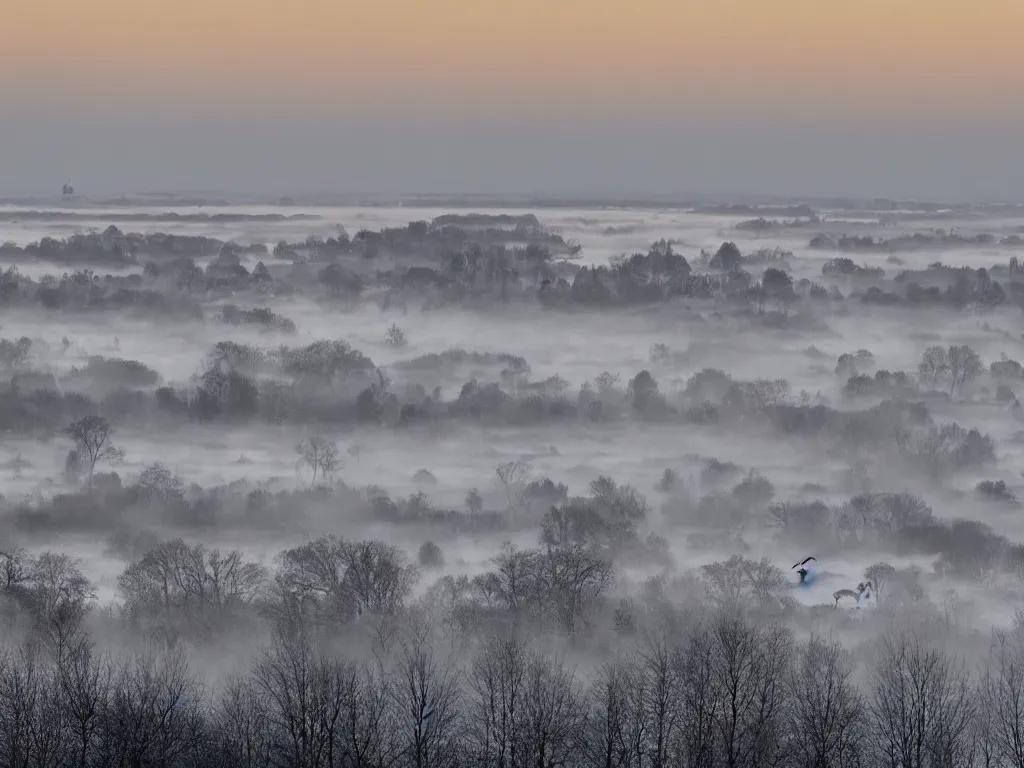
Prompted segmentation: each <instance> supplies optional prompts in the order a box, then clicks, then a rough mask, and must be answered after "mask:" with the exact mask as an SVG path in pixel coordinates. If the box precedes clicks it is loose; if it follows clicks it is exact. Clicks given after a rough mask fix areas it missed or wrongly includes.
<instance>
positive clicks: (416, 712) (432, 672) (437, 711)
mask: <svg viewBox="0 0 1024 768" xmlns="http://www.w3.org/2000/svg"><path fill="white" fill-rule="evenodd" d="M392 695H393V696H394V698H395V705H396V715H397V718H398V723H397V725H398V728H399V729H400V733H402V734H404V735H402V736H400V737H399V738H400V740H401V742H402V744H401V749H402V754H403V757H404V760H403V762H404V763H405V764H406V765H408V766H415V768H445V767H446V766H451V767H452V768H454V767H455V766H457V765H458V764H459V754H458V739H459V736H460V722H459V715H460V711H459V709H460V690H459V685H458V679H457V677H456V674H455V672H454V671H453V670H452V669H451V668H449V667H447V666H444V665H442V664H441V663H439V662H438V660H437V658H436V657H435V654H434V651H433V649H432V648H431V647H430V646H429V644H428V643H427V640H426V638H425V637H423V636H417V637H414V638H412V640H411V641H408V642H404V643H403V644H402V652H401V658H400V661H399V665H398V669H397V672H396V674H395V678H394V681H393V686H392Z"/></svg>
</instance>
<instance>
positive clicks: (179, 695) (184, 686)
mask: <svg viewBox="0 0 1024 768" xmlns="http://www.w3.org/2000/svg"><path fill="white" fill-rule="evenodd" d="M199 693H200V691H199V687H198V682H197V680H196V679H195V678H194V677H193V676H192V675H191V673H190V672H189V670H188V665H187V664H186V663H185V659H184V657H183V656H182V655H181V654H180V653H177V652H172V653H165V654H161V655H159V656H157V655H154V654H152V653H146V654H144V655H141V656H137V657H133V658H130V659H127V660H126V661H125V662H124V663H123V664H121V665H120V666H119V668H118V670H117V672H116V674H115V676H114V680H113V685H112V686H111V695H110V699H109V705H108V710H107V716H108V718H109V722H110V724H111V727H109V728H105V729H104V737H105V738H104V740H103V744H102V745H101V748H100V760H99V762H100V763H101V764H104V765H167V764H173V763H174V762H175V761H176V760H178V759H179V758H181V757H182V756H183V755H185V754H186V753H187V752H189V751H190V750H194V749H195V748H196V747H197V746H199V745H196V744H195V743H194V738H195V734H196V730H197V728H196V725H197V724H196V722H195V721H196V718H197V717H199V716H200V715H201V709H200V704H201V702H200V700H199Z"/></svg>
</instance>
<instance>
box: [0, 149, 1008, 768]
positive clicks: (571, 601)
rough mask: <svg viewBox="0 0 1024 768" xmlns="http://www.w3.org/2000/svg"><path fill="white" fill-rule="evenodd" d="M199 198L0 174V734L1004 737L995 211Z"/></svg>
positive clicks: (378, 762) (225, 742)
mask: <svg viewBox="0 0 1024 768" xmlns="http://www.w3.org/2000/svg"><path fill="white" fill-rule="evenodd" d="M651 151H652V152H654V150H651ZM823 151H824V150H823ZM828 151H829V152H831V151H832V149H829V150H828ZM652 156H653V155H652ZM508 160H509V158H508V157H506V158H505V161H508ZM624 162H625V161H624ZM772 162H773V163H785V162H786V160H784V159H781V160H780V159H779V158H775V159H774V160H773V161H772ZM837 162H838V161H837ZM843 162H849V163H851V166H850V168H851V169H852V167H853V165H854V164H856V160H855V158H850V157H847V158H846V159H845V160H844V161H843ZM768 165H771V163H767V162H766V165H765V171H764V173H765V174H772V173H775V172H776V171H777V170H778V168H776V167H774V166H772V167H771V168H769V167H768ZM1010 165H1011V166H1012V164H1010ZM1007 167H1010V166H1007ZM1004 170H1005V169H1004ZM482 172H484V171H482ZM848 172H849V173H851V174H852V173H853V171H852V170H849V169H848ZM183 173H184V171H183ZM524 173H526V171H524ZM846 173H847V172H843V173H840V174H838V175H837V176H835V179H836V180H837V181H836V184H835V188H836V189H837V190H838V189H839V188H841V187H842V186H843V184H844V183H846V181H847V180H848V179H849V178H850V176H849V175H844V174H846ZM979 173H983V171H982V170H979ZM423 178H424V179H426V180H430V179H431V178H433V177H431V176H430V175H429V174H427V175H424V176H423ZM694 178H696V179H697V180H698V181H699V180H700V176H696V177H694ZM737 178H739V177H737ZM240 179H241V177H240ZM257 181H259V180H258V179H256V178H255V177H253V178H245V179H244V180H240V183H244V184H249V183H252V184H253V185H254V186H253V188H256V187H257V185H256V182H257ZM1014 183H1016V182H1014ZM603 184H604V181H603V179H600V178H597V177H595V178H594V179H593V180H590V181H588V182H587V183H580V184H579V189H578V190H577V192H578V193H579V194H584V193H586V192H587V191H588V190H592V189H595V188H598V187H601V186H602V185H603ZM442 186H443V185H442ZM453 186H454V183H453ZM627 186H628V185H627ZM641 187H642V184H641V183H640V182H639V181H638V182H637V188H638V189H640V188H641ZM1011 187H1012V185H1011V184H1008V185H1007V187H1006V189H1007V190H1008V191H1009V190H1010V189H1011ZM264 188H265V187H264ZM495 189H496V190H497V187H496V188H495ZM830 189H832V187H830ZM498 191H500V190H498ZM836 193H837V194H839V193H840V192H838V191H837V192H836ZM841 193H842V194H849V195H851V196H853V195H854V194H855V192H854V191H852V190H842V191H841ZM268 194H269V193H268ZM197 196H198V195H192V196H185V195H181V196H179V197H178V198H176V199H166V198H164V199H159V198H153V197H150V198H144V197H143V198H139V197H135V198H124V199H121V200H116V201H99V200H97V199H90V198H89V197H86V196H82V194H81V192H80V191H78V190H75V191H74V192H73V193H72V194H69V195H67V196H66V197H67V199H65V200H63V201H61V203H60V204H56V203H54V202H52V201H49V202H47V201H40V200H37V201H34V202H30V203H26V202H20V203H9V204H6V205H4V206H0V242H2V243H3V244H2V245H0V308H2V311H0V391H2V392H3V395H2V397H0V431H2V434H3V439H2V441H0V478H2V482H0V494H2V495H0V576H2V579H0V593H2V600H0V606H2V612H3V619H2V626H3V629H4V634H3V646H4V650H3V655H2V656H0V713H5V716H4V717H0V754H2V755H3V756H4V757H3V759H4V760H9V761H14V760H15V759H23V760H27V761H28V764H33V765H36V764H38V765H43V764H46V765H72V764H74V765H79V766H86V765H89V766H91V765H143V764H145V765H151V764H161V765H179V764H180V765H186V764H187V765H211V766H212V765H217V766H221V765H232V766H234V765H238V766H243V765H245V766H255V765H266V766H271V765H275V766H276V765H289V766H357V765H359V766H363V765H365V766H406V765H408V766H413V765H415V766H417V768H422V767H423V766H433V765H437V766H462V765H466V766H468V765H487V766H492V765H493V766H512V765H516V766H518V765H527V764H532V765H540V766H556V765H565V766H569V765H571V766H593V765H599V764H603V765H606V766H611V765H615V766H622V767H623V768H625V767H626V766H635V767H636V768H644V767H645V766H648V765H649V766H652V767H653V766H663V765H702V766H718V765H723V766H725V765H729V766H735V765H740V764H742V765H751V766H753V765H764V764H769V763H770V764H787V765H801V766H822V765H837V766H838V765H851V766H852V765H871V766H875V765H878V766H883V765H894V764H899V765H907V766H910V765H914V766H917V765H921V766H923V765H933V764H934V765H939V764H941V765H968V764H971V763H972V761H974V760H982V759H987V760H989V761H990V763H991V764H998V765H1004V764H1005V765H1017V764H1019V755H1017V754H1016V753H1015V752H1014V749H1015V746H1014V745H1015V744H1017V743H1018V742H1017V741H1015V736H1016V735H1020V734H1024V716H1022V715H1020V714H1019V710H1017V709H1015V708H1014V701H1015V698H1014V697H1015V696H1017V695H1018V693H1019V669H1020V667H1019V664H1020V662H1021V661H1022V660H1024V614H1021V613H1020V610H1019V608H1018V606H1019V605H1020V600H1021V598H1022V596H1024V517H1022V507H1021V503H1022V494H1024V473H1022V472H1021V469H1020V467H1021V465H1022V458H1024V413H1022V410H1021V407H1020V402H1019V397H1020V396H1021V392H1022V390H1024V367H1022V364H1021V361H1024V333H1022V332H1021V330H1020V319H1021V312H1022V310H1024V266H1022V263H1021V258H1022V257H1024V207H1021V206H1017V205H1013V204H964V203H956V204H954V203H943V202H934V203H920V202H913V201H909V200H897V199H885V200H874V201H872V202H856V201H853V200H847V201H837V200H832V201H826V202H822V201H819V200H814V199H808V200H795V201H789V202H779V201H778V200H772V201H767V200H765V201H762V202H759V203H756V202H750V201H749V199H748V200H746V201H744V202H742V203H741V202H737V201H733V202H724V203H723V202H705V203H697V202H695V203H693V204H691V205H688V206H679V205H672V204H668V203H665V204H660V205H650V206H648V207H641V206H638V205H627V204H624V203H619V204H617V205H612V204H608V205H601V206H597V205H592V206H584V205H575V204H570V203H568V202H564V201H563V202H562V203H558V202H557V201H554V200H549V201H547V202H545V203H544V204H543V205H525V204H524V205H513V204H508V205H503V206H501V207H495V206H490V205H486V204H484V203H477V204H473V205H468V206H467V205H461V206H460V205H457V204H455V203H451V202H445V203H443V204H441V203H439V204H437V205H433V204H431V205H426V204H422V203H416V202H414V201H409V200H406V201H403V203H402V204H397V203H395V204H392V205H375V206H354V205H352V206H339V205H330V204H327V203H325V202H324V201H322V200H321V201H319V202H317V201H313V202H308V203H307V202H305V201H304V200H294V199H293V200H290V201H285V202H281V203H269V202H267V203H261V204H241V203H231V202H230V201H229V200H221V199H216V200H212V199H209V198H207V199H202V200H195V199H191V200H190V199H187V197H193V198H195V197H197ZM808 558H812V559H811V560H808ZM801 563H805V565H804V570H803V571H802V572H801V571H800V570H799V566H800V564H801ZM908 679H909V680H911V681H912V683H913V684H912V685H909V686H908V685H901V681H906V680H908ZM906 711H913V712H914V713H915V716H914V717H911V718H907V717H901V716H900V712H906ZM10 713H18V714H19V718H21V719H18V718H15V717H14V716H13V715H11V716H9V717H8V716H6V715H9V714H10ZM918 715H919V717H918ZM911 721H912V722H911ZM23 723H24V724H23ZM911 744H916V745H918V747H919V749H917V748H911V747H910V746H908V745H911ZM915 749H917V751H915ZM925 753H927V755H925ZM26 756H27V757H26ZM48 761H49V762H48Z"/></svg>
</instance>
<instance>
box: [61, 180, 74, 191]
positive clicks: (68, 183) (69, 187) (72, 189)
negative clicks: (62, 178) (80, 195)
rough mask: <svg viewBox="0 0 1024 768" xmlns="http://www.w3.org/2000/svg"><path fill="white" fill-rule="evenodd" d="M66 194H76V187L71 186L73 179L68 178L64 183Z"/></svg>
mask: <svg viewBox="0 0 1024 768" xmlns="http://www.w3.org/2000/svg"><path fill="white" fill-rule="evenodd" d="M64 194H65V195H73V194H75V188H74V187H73V186H71V179H68V180H67V183H66V184H65V185H64Z"/></svg>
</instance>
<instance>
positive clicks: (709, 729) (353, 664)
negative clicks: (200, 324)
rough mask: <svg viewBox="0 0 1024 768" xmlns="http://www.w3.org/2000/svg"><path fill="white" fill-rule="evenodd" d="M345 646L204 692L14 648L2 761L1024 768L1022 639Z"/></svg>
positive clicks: (309, 646)
mask: <svg viewBox="0 0 1024 768" xmlns="http://www.w3.org/2000/svg"><path fill="white" fill-rule="evenodd" d="M929 638H930V636H929ZM334 639H335V640H336V639H337V638H334ZM338 645H339V643H337V642H333V643H332V642H331V638H330V637H328V636H327V635H325V634H317V633H313V632H311V631H309V630H307V629H300V628H298V626H297V625H290V626H289V625H284V624H282V625H281V626H280V627H278V629H277V630H275V633H274V636H273V639H272V641H270V642H269V643H268V644H267V645H266V647H263V648H262V649H261V650H260V651H259V652H257V653H256V655H255V656H254V657H253V658H252V660H251V663H244V662H242V661H241V660H240V661H239V671H238V672H237V673H235V674H232V675H227V676H223V677H221V678H220V679H217V680H214V681H206V682H204V681H202V680H201V679H200V676H199V675H198V674H197V673H196V672H195V669H196V666H195V665H194V666H193V668H192V669H190V665H189V663H187V662H186V660H185V656H184V655H183V653H182V652H181V651H180V650H174V649H171V650H167V649H166V648H165V649H164V650H162V651H160V652H138V651H131V652H125V653H124V654H121V655H116V654H115V655H110V654H108V653H106V652H104V651H102V650H100V649H98V647H97V646H96V645H94V644H93V643H92V642H91V641H90V640H89V639H88V638H87V637H86V636H84V635H78V636H76V637H74V638H69V639H66V641H65V642H62V643H59V644H57V645H53V644H51V643H46V642H43V641H41V640H37V641H31V640H29V641H21V642H18V643H13V644H11V645H10V646H9V649H8V650H7V651H5V652H4V654H3V655H2V656H0V763H2V764H3V765H11V766H54V767H55V768H56V767H59V766H79V767H80V768H84V767H85V766H167V767H170V766H218V767H219V766H247V767H248V766H253V767H254V766H294V767H295V768H299V767H300V766H301V767H305V766H309V767H310V768H312V767H314V766H315V767H317V768H319V767H320V766H324V767H327V766H330V767H334V766H339V767H340V766H345V767H346V768H347V767H348V766H352V767H356V766H360V767H362V766H365V767H366V768H371V767H372V768H378V767H379V768H385V767H386V768H392V767H394V768H400V767H404V766H416V768H433V767H434V766H436V767H437V768H455V767H456V766H494V767H495V768H520V767H522V768H534V767H536V768H556V767H557V766H580V767H581V768H582V767H583V766H587V767H588V768H589V767H591V766H595V767H596V766H602V767H603V768H646V767H647V766H651V768H668V767H669V766H695V767H697V766H701V767H707V768H716V767H717V766H730V767H733V766H751V767H754V766H805V767H806V768H824V767H825V766H899V767H900V768H917V767H918V766H921V767H922V768H924V767H929V768H930V767H932V766H948V767H949V768H953V767H954V766H972V765H979V766H982V765H983V766H1022V765H1024V643H1022V636H1020V635H1018V634H1016V633H1012V632H1011V633H1009V634H1007V635H1004V636H999V637H996V638H995V639H994V641H993V644H992V648H991V651H990V653H989V655H988V658H987V661H986V663H983V664H981V665H980V667H979V668H978V669H977V670H975V669H974V667H973V666H969V665H968V664H967V663H966V662H965V661H963V660H962V659H961V658H960V657H958V656H957V655H956V654H955V653H952V652H949V651H948V650H945V649H943V648H942V647H941V646H940V645H939V644H937V643H936V642H934V641H933V640H931V639H925V633H921V632H913V631H909V630H906V631H894V632H893V633H891V634H889V635H888V636H887V637H886V638H885V639H883V640H880V641H877V644H872V650H871V653H870V654H867V655H866V656H865V659H864V663H861V664H857V663H856V661H855V659H854V658H853V656H852V655H851V654H850V653H848V652H847V651H846V650H844V649H843V647H842V646H841V645H840V644H839V643H837V642H832V641H829V640H826V639H824V638H822V637H819V636H811V637H810V639H809V640H807V641H805V642H798V641H797V640H795V638H794V636H793V634H792V633H791V632H790V630H788V629H786V628H784V627H782V626H780V625H777V624H772V623H763V622H762V623H760V624H758V623H756V622H752V621H749V620H747V619H746V618H744V617H743V615H742V614H741V613H739V612H736V611H731V610H721V611H718V612H716V613H708V614H707V615H706V616H704V617H703V618H701V619H698V620H696V621H695V622H694V624H693V625H692V626H690V627H687V628H686V629H682V630H680V629H677V630H674V631H671V632H670V631H665V632H663V633H661V634H659V635H652V636H648V637H646V638H645V639H644V640H642V641H640V642H637V643H636V644H634V645H630V646H628V647H625V646H624V647H619V648H616V649H611V651H610V652H609V653H608V654H607V655H605V656H604V657H603V660H602V661H601V662H599V663H593V662H587V663H586V664H585V665H584V666H572V665H570V664H569V663H568V662H567V661H566V660H565V658H564V657H563V656H562V655H561V654H560V653H559V652H557V651H556V650H553V649H552V648H550V647H542V646H541V645H540V644H538V643H530V642H527V641H526V640H525V639H524V637H523V633H522V632H517V631H516V629H515V628H514V627H513V626H511V625H510V626H509V627H506V628H505V629H504V630H502V631H498V632H495V633H493V634H491V635H490V636H488V637H486V638H480V639H478V640H476V641H474V647H473V648H472V649H471V650H470V652H465V650H464V649H459V650H454V649H452V647H451V646H450V645H447V644H446V643H445V642H444V641H443V640H440V639H439V635H438V633H436V632H434V631H432V630H431V629H430V628H429V627H428V625H427V624H426V623H424V622H417V621H408V622H403V628H402V629H401V630H400V631H398V632H397V633H396V634H395V636H394V640H393V642H390V643H387V644H385V645H378V646H377V647H376V650H375V651H374V652H373V653H366V654H359V653H357V652H355V651H353V650H351V649H348V650H342V651H340V652H339V650H338Z"/></svg>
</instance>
